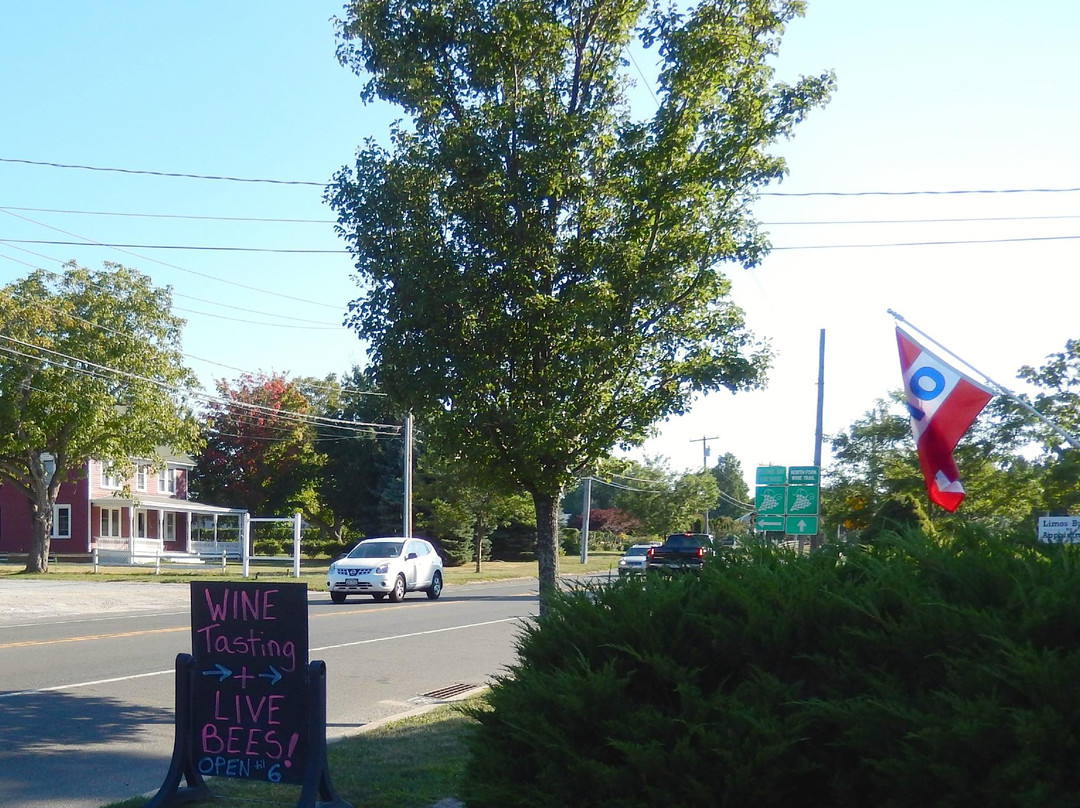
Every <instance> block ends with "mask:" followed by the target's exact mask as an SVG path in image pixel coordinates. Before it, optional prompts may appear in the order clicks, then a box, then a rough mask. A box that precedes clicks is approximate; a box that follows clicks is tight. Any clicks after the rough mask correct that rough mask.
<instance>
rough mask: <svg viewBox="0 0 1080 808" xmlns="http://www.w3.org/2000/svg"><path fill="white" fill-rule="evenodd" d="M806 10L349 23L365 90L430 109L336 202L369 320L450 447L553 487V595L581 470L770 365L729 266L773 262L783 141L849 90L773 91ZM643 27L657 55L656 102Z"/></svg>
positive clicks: (381, 150) (530, 14)
mask: <svg viewBox="0 0 1080 808" xmlns="http://www.w3.org/2000/svg"><path fill="white" fill-rule="evenodd" d="M802 11H803V4H802V3H801V2H788V1H786V0H704V1H703V2H701V3H700V4H699V5H698V6H696V7H695V8H693V9H690V10H685V11H683V10H675V9H665V8H661V7H659V6H658V5H655V6H651V7H649V6H648V5H647V4H646V2H644V0H572V2H543V1H541V2H536V0H501V1H497V2H493V3H483V4H478V3H473V2H461V0H355V2H351V3H349V4H348V5H347V6H346V9H345V17H344V19H343V20H340V21H339V23H338V25H339V28H338V33H339V48H338V57H339V60H340V61H341V62H342V63H343V64H344V65H346V66H348V67H350V68H351V69H353V70H354V71H355V72H356V73H357V74H358V75H360V76H361V77H363V78H364V80H365V85H364V90H363V92H364V97H365V98H366V99H369V100H371V99H376V98H379V99H382V100H384V101H388V102H390V103H392V104H395V105H397V106H399V107H400V108H401V109H402V110H403V111H404V112H405V113H406V115H407V116H408V118H409V125H408V126H405V125H399V126H397V127H395V128H394V129H393V131H392V133H391V145H390V147H389V148H387V147H384V146H382V145H379V144H378V143H376V142H375V141H373V140H369V141H367V142H366V143H365V144H364V145H363V146H362V147H361V148H360V150H359V152H358V156H357V159H356V163H355V166H354V167H353V168H352V169H344V170H342V171H341V172H339V173H338V175H337V176H336V177H335V180H334V182H333V183H332V185H331V187H330V188H329V190H328V193H327V198H328V201H329V202H330V204H331V205H332V206H333V207H334V209H335V210H336V211H337V213H338V217H339V229H340V232H341V233H342V235H343V236H344V237H345V238H346V239H347V241H348V243H349V245H350V249H351V251H352V253H353V255H354V257H355V260H356V267H357V271H358V272H359V273H360V275H361V277H362V280H363V285H364V289H365V292H364V294H363V296H362V297H361V298H359V299H358V300H356V301H354V303H353V304H352V306H351V309H350V315H349V323H350V324H351V326H352V327H354V328H355V329H356V330H357V331H358V332H359V333H360V334H361V335H362V336H363V337H364V338H365V339H366V340H368V341H369V345H370V351H371V355H372V358H373V360H374V367H375V373H376V380H377V383H378V385H379V387H380V389H382V390H385V391H386V392H387V393H389V394H390V395H391V396H392V398H393V399H394V400H395V401H396V402H397V403H399V404H400V405H402V406H403V407H406V408H408V409H410V410H412V411H413V412H415V413H416V415H417V417H418V418H419V419H421V420H422V421H423V422H425V423H426V424H427V426H428V430H429V432H428V438H429V441H431V442H432V444H433V445H442V446H443V447H445V449H446V451H451V452H453V453H454V454H455V456H457V457H459V458H461V460H462V462H465V463H467V464H469V465H470V466H471V467H473V468H474V469H476V470H477V471H478V472H485V473H487V474H489V476H490V478H491V479H494V480H502V479H507V478H509V479H511V480H512V481H513V482H514V484H516V485H517V486H519V487H520V488H522V489H524V490H525V491H527V492H529V493H530V494H532V496H533V499H534V504H535V507H536V511H537V525H538V543H537V551H538V560H539V564H540V578H541V592H542V594H543V593H546V592H549V591H550V590H551V588H552V587H553V586H554V569H555V567H554V555H555V549H556V536H557V521H556V520H557V504H558V500H559V494H560V492H561V491H562V489H563V487H564V486H565V485H566V484H567V483H568V482H569V481H570V480H571V479H572V478H573V475H574V474H575V473H577V472H580V471H581V470H583V469H585V468H587V467H588V466H590V465H591V464H592V463H593V462H595V461H596V460H597V459H598V458H600V457H602V456H603V455H604V454H605V453H606V452H608V451H609V450H610V449H611V448H612V447H613V446H615V445H618V444H625V443H633V442H635V441H637V440H639V439H640V438H641V437H642V435H643V434H644V431H645V430H646V429H647V428H648V427H649V426H650V425H651V424H653V423H655V422H656V421H657V420H659V419H662V418H664V417H666V416H669V415H672V414H676V413H680V412H683V411H685V409H686V408H687V407H688V406H689V404H690V402H691V400H692V398H693V396H694V394H695V393H697V392H699V391H705V390H714V389H719V388H727V389H730V390H732V391H735V390H740V389H745V388H748V387H752V386H754V385H756V384H758V383H760V381H761V380H762V377H763V374H764V371H765V369H766V366H767V362H768V355H767V349H766V347H765V346H763V345H762V344H760V343H758V342H756V341H755V339H754V338H753V337H752V336H751V335H750V334H749V333H748V332H747V331H746V329H745V328H744V322H743V314H742V312H741V310H740V309H739V308H738V307H737V306H735V305H734V303H733V302H732V301H731V300H730V297H729V292H730V282H729V280H728V279H727V277H726V276H725V275H724V274H723V272H722V271H721V267H722V265H723V264H724V263H726V262H736V263H741V264H743V265H746V266H750V265H753V264H755V263H757V262H758V261H759V260H760V258H761V257H762V256H763V255H764V253H765V251H766V249H767V244H766V242H765V239H764V238H763V237H762V236H761V234H760V233H759V232H758V230H757V223H756V221H755V220H754V218H753V217H752V215H751V212H750V205H751V203H752V201H753V200H754V196H755V193H756V191H757V189H759V188H760V187H762V186H763V185H765V184H767V183H769V182H771V181H773V180H776V179H778V178H779V177H781V176H782V175H783V173H784V163H783V160H782V159H781V158H779V157H777V156H775V155H773V154H771V153H770V152H769V149H770V147H771V146H772V145H773V144H774V143H775V142H776V141H778V140H780V139H783V138H785V137H787V136H788V135H789V134H790V132H791V131H792V129H793V127H794V126H795V125H796V124H797V123H798V122H799V121H800V120H802V118H803V117H804V115H805V114H806V113H807V111H808V110H809V109H810V108H812V107H814V106H816V105H819V104H821V103H823V102H824V100H825V98H826V97H827V95H828V94H829V92H830V89H831V83H832V79H831V76H830V75H828V74H826V75H822V76H817V77H812V78H804V79H801V80H800V81H798V82H797V83H795V84H793V85H788V84H784V83H780V82H775V81H773V75H772V68H771V67H770V65H769V61H770V59H771V58H772V57H773V56H774V55H775V54H776V52H777V48H778V46H779V41H780V37H781V34H782V32H783V30H784V27H785V24H786V23H787V22H788V21H789V20H791V19H792V18H793V17H794V16H796V15H798V14H801V13H802ZM635 39H637V40H639V41H640V42H641V43H642V44H644V46H646V47H649V48H652V47H655V49H656V53H657V58H658V60H659V62H660V68H659V75H658V77H657V80H656V84H657V90H658V92H657V98H658V101H657V109H656V110H655V112H654V113H653V114H651V115H647V116H645V117H640V116H638V117H635V116H634V115H633V114H632V111H631V108H630V104H629V102H628V96H627V86H628V77H627V75H626V72H625V53H626V49H627V48H628V47H630V46H631V43H632V42H633V41H634V40H635Z"/></svg>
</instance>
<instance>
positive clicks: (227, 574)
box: [0, 552, 620, 592]
mask: <svg viewBox="0 0 1080 808" xmlns="http://www.w3.org/2000/svg"><path fill="white" fill-rule="evenodd" d="M619 555H620V554H619V553H615V552H593V553H590V554H589V560H588V561H587V562H586V563H584V564H582V563H581V561H580V559H579V558H578V557H577V556H576V555H575V556H562V557H560V558H559V575H579V574H581V573H586V572H589V573H596V572H610V573H611V574H612V575H615V574H616V568H617V566H618V561H619ZM328 566H330V559H329V558H316V559H309V558H304V559H301V563H300V580H302V581H305V582H306V583H307V585H308V589H309V590H312V591H314V592H324V591H325V590H326V577H325V576H326V568H327V567H328ZM25 567H26V564H25V563H0V578H6V577H11V578H13V579H15V578H20V577H24V576H25V577H33V578H34V579H35V580H40V579H42V578H46V577H47V578H49V579H55V580H65V581H153V582H157V583H187V582H190V581H193V580H203V579H206V578H214V579H221V580H243V577H242V576H241V570H240V565H239V564H238V563H232V562H230V563H229V564H228V566H227V567H226V568H225V569H224V570H223V569H222V568H221V567H220V566H218V565H217V564H216V563H214V564H205V565H201V566H197V567H195V568H193V569H187V568H184V569H177V568H176V567H169V568H163V569H162V571H161V574H159V575H155V574H154V570H153V567H151V568H150V569H147V568H146V567H145V566H139V567H99V568H98V572H96V573H95V572H94V570H93V567H92V566H91V565H90V564H78V563H71V562H63V561H62V562H54V563H52V564H50V565H49V571H48V572H47V573H45V574H44V575H42V576H27V575H26V574H25V573H24V572H23V570H24V569H25ZM249 571H250V573H251V575H250V578H249V580H265V579H268V578H271V579H282V578H290V579H291V578H292V566H291V563H290V564H281V563H277V564H260V563H258V562H252V563H251V565H250V568H249ZM534 577H536V562H535V561H485V562H484V564H483V566H482V568H481V570H480V572H476V567H475V565H474V564H466V565H464V566H460V567H446V568H445V569H444V570H443V579H444V580H445V582H446V583H448V584H465V583H477V582H482V581H500V580H507V579H511V578H534Z"/></svg>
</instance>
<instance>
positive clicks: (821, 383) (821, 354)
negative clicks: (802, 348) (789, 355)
mask: <svg viewBox="0 0 1080 808" xmlns="http://www.w3.org/2000/svg"><path fill="white" fill-rule="evenodd" d="M824 411H825V329H824V328H823V329H821V344H820V346H819V347H818V370H817V427H816V428H815V430H814V465H815V466H817V467H818V468H819V469H820V468H821V441H822V440H824V435H823V434H822V420H823V419H822V415H823V413H824Z"/></svg>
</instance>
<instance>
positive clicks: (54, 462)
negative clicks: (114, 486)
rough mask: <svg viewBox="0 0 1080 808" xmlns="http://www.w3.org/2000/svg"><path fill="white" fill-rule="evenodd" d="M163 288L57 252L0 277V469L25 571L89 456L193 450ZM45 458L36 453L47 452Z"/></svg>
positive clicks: (44, 553)
mask: <svg viewBox="0 0 1080 808" xmlns="http://www.w3.org/2000/svg"><path fill="white" fill-rule="evenodd" d="M183 323H184V321H183V320H182V319H180V318H178V317H176V316H174V315H173V314H172V292H171V290H169V289H161V288H157V287H155V286H154V285H153V284H152V283H151V282H150V279H149V278H148V277H147V276H145V275H142V274H140V273H139V272H136V271H135V270H132V269H127V268H125V267H122V266H120V265H118V264H111V263H106V264H105V265H104V267H103V268H102V269H101V270H89V269H85V268H82V267H78V266H76V265H75V264H67V265H66V266H65V267H64V270H63V272H62V273H59V274H57V273H52V272H45V271H43V270H39V271H35V272H33V273H31V274H30V275H29V276H27V277H26V278H23V279H21V280H18V281H15V282H14V283H10V284H8V285H7V286H4V287H3V288H2V289H0V351H2V353H3V358H4V361H3V362H2V363H0V479H2V480H3V482H5V483H9V484H10V485H11V486H12V487H14V488H15V489H16V490H18V491H19V492H21V493H22V494H23V495H24V496H25V497H26V498H27V500H28V501H29V502H30V510H31V514H32V541H31V551H30V553H29V558H28V560H27V562H26V571H27V572H46V571H47V570H48V567H49V537H50V534H51V533H52V519H53V506H54V505H55V504H56V497H57V495H58V494H59V491H60V485H61V483H62V482H63V481H65V480H67V479H68V477H69V475H70V474H72V473H73V472H76V471H78V470H79V469H80V468H83V467H85V465H86V463H87V462H88V461H89V460H91V459H97V460H103V461H112V462H113V463H114V464H116V466H117V467H118V468H128V467H130V464H131V459H132V458H133V457H153V456H154V455H155V451H154V450H155V448H156V447H158V446H161V445H167V446H169V447H171V448H173V449H175V450H177V451H191V450H193V449H194V448H195V446H196V443H197V435H198V430H197V427H196V425H195V421H194V419H193V418H192V417H191V415H190V413H189V412H188V410H187V409H186V407H185V405H184V403H183V395H184V393H183V391H184V390H185V389H186V388H189V387H193V386H194V381H195V380H194V376H193V375H192V373H191V372H190V371H189V370H188V369H187V368H185V367H184V365H183V356H182V354H181V352H180V332H181V329H182V327H183ZM49 459H51V462H48V463H46V460H49Z"/></svg>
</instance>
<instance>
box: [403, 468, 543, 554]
mask: <svg viewBox="0 0 1080 808" xmlns="http://www.w3.org/2000/svg"><path fill="white" fill-rule="evenodd" d="M419 466H420V467H419V468H418V470H417V471H418V474H417V479H418V480H419V484H418V485H417V486H416V495H417V502H418V504H420V506H421V508H422V511H423V512H422V514H420V515H419V516H418V523H419V524H420V525H421V526H422V527H424V528H426V529H428V530H430V531H431V532H432V534H433V538H438V539H439V540H440V544H441V545H442V547H443V549H444V550H445V551H447V552H448V553H449V554H450V555H452V556H453V558H454V560H455V561H459V562H465V561H468V560H470V559H471V560H472V562H473V565H474V569H475V570H476V572H480V571H481V568H482V565H483V561H484V559H485V558H487V557H488V556H489V554H490V549H491V535H492V533H494V532H495V530H496V529H497V528H500V527H506V526H508V525H510V524H515V523H516V524H530V523H531V521H532V519H533V517H534V514H533V513H532V512H531V508H530V503H529V499H528V498H527V497H526V496H525V495H524V494H522V493H521V492H520V491H517V492H515V491H509V490H502V489H500V488H497V487H495V486H493V485H491V484H485V483H480V482H478V481H477V480H476V478H475V476H474V475H472V474H470V473H469V472H468V469H467V467H465V466H462V465H461V464H459V463H458V462H457V461H456V459H455V458H452V457H447V456H443V455H435V454H433V453H431V452H428V453H425V454H424V456H423V458H422V460H421V463H420V464H419Z"/></svg>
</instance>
